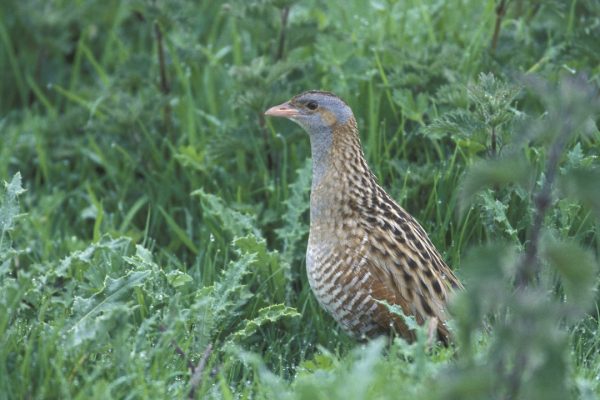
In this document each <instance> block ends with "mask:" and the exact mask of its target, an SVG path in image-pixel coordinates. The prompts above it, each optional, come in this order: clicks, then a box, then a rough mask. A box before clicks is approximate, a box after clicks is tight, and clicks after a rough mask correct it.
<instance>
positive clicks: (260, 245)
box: [233, 235, 292, 301]
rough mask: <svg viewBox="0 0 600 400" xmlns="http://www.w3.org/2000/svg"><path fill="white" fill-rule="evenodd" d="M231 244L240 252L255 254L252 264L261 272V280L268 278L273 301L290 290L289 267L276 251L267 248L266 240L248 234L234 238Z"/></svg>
mask: <svg viewBox="0 0 600 400" xmlns="http://www.w3.org/2000/svg"><path fill="white" fill-rule="evenodd" d="M233 244H234V245H235V246H236V247H237V248H238V249H239V251H240V252H241V254H244V253H248V254H254V255H255V262H254V265H255V266H256V269H257V272H258V273H261V274H262V277H263V278H262V279H263V280H268V282H267V283H268V284H269V285H270V286H269V287H270V292H271V293H270V294H271V295H272V299H275V300H274V301H283V300H284V293H289V292H290V291H291V287H290V282H291V279H292V278H291V267H290V264H289V263H288V262H286V261H284V260H283V259H282V257H281V255H280V254H279V253H278V252H277V251H269V250H268V249H267V241H266V240H265V239H263V238H257V237H256V236H254V235H248V236H244V237H241V238H236V239H235V240H234V241H233Z"/></svg>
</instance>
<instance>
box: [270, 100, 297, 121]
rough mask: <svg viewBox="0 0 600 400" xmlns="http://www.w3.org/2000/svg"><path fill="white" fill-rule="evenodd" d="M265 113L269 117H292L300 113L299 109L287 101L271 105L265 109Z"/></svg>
mask: <svg viewBox="0 0 600 400" xmlns="http://www.w3.org/2000/svg"><path fill="white" fill-rule="evenodd" d="M265 115H268V116H271V117H284V118H293V117H297V116H298V115H300V111H299V110H298V109H297V108H296V107H294V106H292V105H291V104H290V103H289V102H285V103H283V104H280V105H278V106H273V107H271V108H269V109H268V110H267V111H265Z"/></svg>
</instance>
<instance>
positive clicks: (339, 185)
mask: <svg viewBox="0 0 600 400" xmlns="http://www.w3.org/2000/svg"><path fill="white" fill-rule="evenodd" d="M350 122H351V123H349V124H346V125H343V126H334V127H333V128H332V129H331V130H330V131H329V132H322V134H321V132H318V133H317V134H314V133H313V135H311V150H312V162H313V176H312V188H311V219H315V218H322V217H326V216H331V215H332V214H333V213H335V212H337V211H336V210H338V209H340V207H341V206H342V204H338V203H339V202H340V201H341V202H343V201H347V200H349V198H350V197H349V196H347V195H346V194H349V193H351V192H354V193H356V191H355V190H353V189H355V188H356V187H363V186H365V185H366V186H368V187H370V186H372V185H374V184H375V177H374V176H373V174H372V173H371V170H370V169H369V167H368V165H367V162H366V160H365V157H364V154H363V151H362V147H361V143H360V138H359V135H358V131H357V129H356V123H355V122H354V121H353V120H352V121H350ZM327 133H328V134H327ZM365 189H366V187H365ZM338 200H339V201H338Z"/></svg>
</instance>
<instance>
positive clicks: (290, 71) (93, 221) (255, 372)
mask: <svg viewBox="0 0 600 400" xmlns="http://www.w3.org/2000/svg"><path fill="white" fill-rule="evenodd" d="M499 3H501V2H500V1H485V2H481V1H473V0H465V1H462V2H456V3H450V2H443V1H436V0H418V1H417V0H414V1H406V2H395V1H371V2H361V1H349V2H346V3H344V4H341V3H340V4H339V5H338V4H333V3H330V2H327V3H324V2H320V1H307V2H302V3H293V2H287V1H284V2H282V1H261V2H246V1H232V2H228V3H220V2H201V3H196V2H189V1H184V0H180V1H174V2H162V3H161V2H158V3H145V2H131V3H127V2H119V1H108V2H97V1H92V0H85V1H79V2H76V3H75V4H73V3H72V2H67V1H55V2H52V3H48V2H41V1H37V0H30V1H25V2H23V1H16V0H8V1H5V2H3V3H2V5H0V43H2V46H1V47H0V54H1V56H0V68H1V70H2V71H5V73H4V75H5V77H4V79H3V81H2V84H1V85H2V91H1V94H0V143H1V144H0V179H2V180H3V181H5V182H7V185H6V187H5V190H4V191H1V192H0V232H1V237H0V338H1V339H0V398H4V397H5V398H183V397H191V398H306V399H308V398H310V399H313V398H323V399H329V398H357V399H359V398H360V399H362V398H404V397H405V398H423V399H430V398H431V399H438V398H445V399H447V398H462V399H466V398H473V399H477V398H523V399H533V398H561V399H563V398H568V397H572V398H581V399H587V398H590V399H591V398H595V397H597V396H598V395H599V394H600V386H599V385H598V380H597V377H598V376H599V374H600V362H599V360H600V358H599V356H598V349H599V348H600V346H599V345H598V343H599V339H598V334H597V330H598V329H597V327H598V318H597V316H598V313H597V298H596V297H597V296H596V294H595V289H596V282H597V279H598V277H597V273H596V271H597V265H598V251H599V249H600V235H599V233H598V228H599V226H600V225H599V222H598V221H599V219H598V218H599V216H600V212H599V210H600V205H599V204H598V198H600V193H599V192H598V189H597V188H596V186H597V185H595V182H597V179H599V172H598V171H599V168H600V166H599V160H598V154H599V152H598V149H599V145H600V134H599V133H598V129H597V125H598V109H600V106H599V105H598V104H599V103H598V100H597V97H598V96H597V92H598V88H599V87H600V66H599V64H598V58H597V54H600V45H599V44H598V41H597V37H598V35H600V32H599V28H598V27H599V26H600V19H599V18H600V17H599V15H600V9H599V7H598V5H597V2H595V1H593V0H570V1H566V2H565V1H554V0H552V1H547V2H543V3H535V2H533V3H532V2H527V1H521V0H514V1H508V2H506V3H507V13H506V15H504V16H503V17H501V18H500V20H499V23H500V31H499V36H498V38H497V46H496V48H495V49H492V47H491V46H492V45H491V44H492V42H493V35H494V26H495V23H496V20H497V19H498V18H499V16H498V14H497V7H498V5H499ZM315 88H320V89H326V90H331V91H334V92H336V93H337V94H338V95H340V96H341V97H342V98H344V99H345V100H347V101H348V103H349V105H350V106H351V107H352V108H353V110H354V112H355V114H356V117H357V120H358V123H359V126H360V127H361V136H362V141H363V144H364V147H365V154H366V156H367V159H368V161H369V164H370V166H371V167H372V169H373V171H374V173H375V174H376V175H377V177H378V178H379V180H380V182H381V184H382V185H383V186H384V187H385V188H386V189H387V190H388V192H389V193H390V194H391V195H393V197H394V198H395V199H397V200H398V201H399V203H400V204H402V206H403V207H405V208H406V209H407V210H408V211H409V212H410V213H411V214H413V215H414V216H415V217H416V218H417V219H418V220H419V221H420V222H421V223H422V225H423V226H424V228H425V229H426V231H427V232H429V234H430V237H431V239H432V241H433V242H434V244H435V245H436V246H437V247H438V249H440V251H441V252H442V254H443V256H444V258H445V260H446V261H447V262H448V263H449V264H450V265H451V266H453V268H454V269H455V270H456V271H457V274H458V275H459V276H460V277H461V279H462V280H463V281H465V283H466V286H467V289H468V290H467V292H466V293H465V294H464V295H463V296H461V298H459V299H457V302H456V304H455V305H454V307H453V310H454V315H455V321H454V324H455V331H456V337H457V345H456V347H454V348H451V349H439V348H436V349H427V348H426V345H425V343H424V341H423V340H420V341H417V342H416V343H414V344H407V343H404V342H402V341H401V340H396V341H394V342H393V343H390V344H387V343H384V342H383V341H373V342H370V343H367V344H362V343H357V342H355V341H353V340H352V339H351V338H349V337H347V336H346V335H345V334H344V333H343V332H342V331H341V330H340V329H339V328H338V327H337V326H336V324H335V323H334V322H333V321H332V320H331V318H330V317H329V316H327V315H326V314H325V312H324V311H323V310H321V308H320V307H319V305H318V303H317V302H316V300H315V299H314V297H313V295H312V293H311V292H310V289H309V286H308V282H307V279H306V276H305V269H304V251H305V244H306V240H307V231H308V212H307V211H308V196H309V188H310V171H311V170H310V163H309V162H308V161H307V159H308V158H309V157H310V150H309V149H310V146H309V143H308V139H307V137H306V135H305V134H304V133H303V132H301V131H300V129H299V128H298V127H296V126H292V125H291V124H290V123H288V122H286V121H272V120H269V119H265V118H264V117H263V115H262V113H263V112H264V110H266V109H267V108H268V107H269V106H271V105H273V104H278V103H280V102H282V101H283V100H286V99H288V98H289V97H291V96H292V95H294V94H296V93H298V92H301V91H303V90H307V89H315ZM492 135H493V136H494V137H496V140H497V148H495V147H493V145H492V139H491V138H492ZM557 143H558V144H561V143H562V145H561V146H558V145H557ZM553 148H556V149H558V150H557V152H558V153H557V154H558V155H559V156H558V159H556V162H553V161H552V160H553V157H552V156H551V154H552V149H553ZM552 166H554V167H556V172H555V173H553V174H550V175H552V179H551V180H549V185H550V186H551V187H552V190H551V191H550V194H549V196H550V197H543V196H542V197H541V198H547V200H548V202H549V203H548V204H549V207H548V208H544V207H542V206H540V204H542V203H540V202H539V199H540V197H539V195H540V193H543V191H542V188H543V187H544V182H545V181H546V180H548V175H549V174H548V171H551V170H552V168H551V167H552ZM536 196H537V197H536ZM541 211H543V212H541ZM540 212H541V221H542V223H541V226H540V227H539V229H537V228H535V221H536V215H539V214H540ZM534 232H536V234H539V239H533V240H532V237H533V238H535V237H537V236H536V235H534V234H533V233H534ZM532 242H533V243H535V244H536V245H537V247H536V246H532V244H531V243H532ZM532 247H533V248H534V250H532ZM527 255H531V256H532V257H533V258H532V259H533V260H535V261H534V262H532V263H529V264H528V265H532V266H533V267H532V268H533V269H534V270H535V269H537V270H538V272H539V274H536V275H537V276H539V279H538V280H536V281H535V282H530V283H528V284H527V285H525V286H526V289H524V290H519V289H515V287H514V286H513V283H514V282H515V280H518V279H516V277H518V276H519V275H518V273H517V272H518V271H520V268H523V267H522V263H521V262H520V261H519V260H521V259H526V256H527ZM572 260H577V262H572ZM483 321H486V322H483ZM484 326H488V328H489V329H487V328H484Z"/></svg>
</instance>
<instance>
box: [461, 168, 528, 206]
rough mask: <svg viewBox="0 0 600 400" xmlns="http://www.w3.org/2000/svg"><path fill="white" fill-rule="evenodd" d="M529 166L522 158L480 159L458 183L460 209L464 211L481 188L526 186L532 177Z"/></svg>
mask: <svg viewBox="0 0 600 400" xmlns="http://www.w3.org/2000/svg"><path fill="white" fill-rule="evenodd" d="M532 173H533V171H532V169H531V167H530V166H529V165H528V164H527V163H526V162H525V160H523V159H522V158H502V159H498V160H487V161H480V162H478V163H476V164H474V165H473V166H471V168H469V170H468V171H467V173H466V174H465V175H464V177H463V179H462V182H461V185H460V198H459V203H460V211H461V212H464V211H465V210H466V208H467V207H468V205H469V203H470V202H471V199H472V198H473V196H474V195H475V193H477V192H479V191H480V190H482V189H485V188H488V187H493V186H499V187H504V186H507V185H512V184H517V185H521V186H527V184H528V183H529V182H531V178H532Z"/></svg>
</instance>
